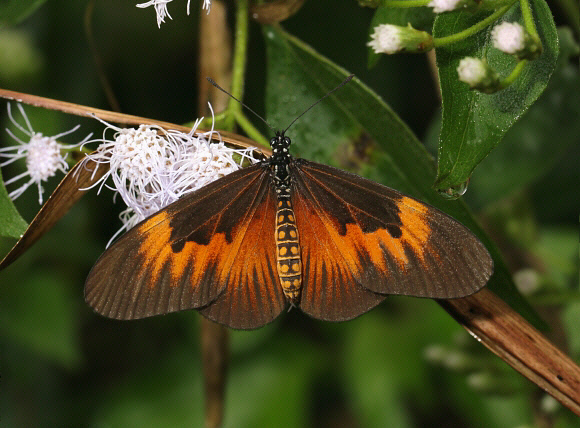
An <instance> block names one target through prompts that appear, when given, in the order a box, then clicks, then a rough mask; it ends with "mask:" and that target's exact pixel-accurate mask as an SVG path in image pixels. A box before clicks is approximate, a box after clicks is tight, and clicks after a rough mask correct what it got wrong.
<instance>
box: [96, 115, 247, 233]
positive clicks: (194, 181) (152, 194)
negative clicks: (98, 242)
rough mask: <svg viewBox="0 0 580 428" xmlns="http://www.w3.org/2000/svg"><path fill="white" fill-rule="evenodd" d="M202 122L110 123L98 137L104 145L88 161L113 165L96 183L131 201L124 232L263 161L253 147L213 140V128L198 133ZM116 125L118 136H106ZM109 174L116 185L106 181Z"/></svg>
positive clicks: (125, 215) (123, 213) (127, 203)
mask: <svg viewBox="0 0 580 428" xmlns="http://www.w3.org/2000/svg"><path fill="white" fill-rule="evenodd" d="M200 122H201V119H200V120H198V121H197V122H196V123H195V125H194V127H193V129H192V130H191V131H190V132H189V133H183V132H180V131H175V130H169V131H166V130H164V129H163V128H161V127H158V126H153V125H141V126H139V128H137V129H135V128H128V129H120V128H117V127H114V126H112V125H110V124H106V125H107V128H106V129H105V132H104V134H103V138H102V139H101V140H98V141H100V142H102V144H101V145H100V146H99V148H98V149H97V150H96V152H94V153H93V154H91V155H88V156H87V158H86V160H92V161H94V162H96V163H97V164H100V163H108V164H109V171H108V172H107V173H106V174H105V175H103V177H102V178H101V179H100V180H99V181H97V182H96V183H95V184H94V185H93V186H95V185H98V184H100V188H102V186H103V185H104V186H106V187H108V188H110V189H112V190H114V191H116V192H118V194H119V195H120V196H121V198H122V199H123V201H124V202H125V204H126V205H127V209H126V210H125V211H123V212H122V213H121V216H120V218H121V221H122V222H123V228H122V229H121V230H119V232H121V231H123V230H129V229H130V228H132V227H133V226H134V225H135V224H137V223H138V222H140V221H141V220H144V219H145V218H146V217H148V216H150V215H152V214H154V213H156V212H157V211H159V210H160V209H162V208H164V207H165V206H167V205H169V204H171V203H172V202H175V201H176V200H177V199H179V198H180V197H181V196H183V195H185V194H187V193H189V192H192V191H194V190H197V189H199V188H200V187H203V186H205V185H206V184H208V183H210V182H212V181H214V180H217V179H218V178H221V177H223V176H225V175H227V174H229V173H231V172H233V171H235V170H237V169H239V168H240V166H241V164H242V163H244V162H245V161H249V162H251V163H253V162H256V161H257V160H256V159H254V158H253V157H252V152H253V149H252V148H250V149H243V150H236V149H230V148H228V147H226V146H225V145H224V143H223V142H219V143H212V142H211V139H212V134H214V131H213V130H212V131H209V132H206V133H196V129H197V126H198V125H199V123H200ZM110 129H112V130H114V131H116V132H115V134H114V136H113V139H107V138H106V133H107V131H108V130H110ZM234 155H238V157H239V158H238V159H234ZM109 177H110V178H111V180H112V181H113V185H108V184H106V183H105V182H106V180H107V179H108V178H109ZM100 188H99V190H100ZM119 232H118V233H119ZM118 233H117V234H118ZM115 236H116V235H115Z"/></svg>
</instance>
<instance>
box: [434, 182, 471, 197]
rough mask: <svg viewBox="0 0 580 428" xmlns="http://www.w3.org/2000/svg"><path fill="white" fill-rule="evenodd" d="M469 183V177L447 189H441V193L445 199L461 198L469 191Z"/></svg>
mask: <svg viewBox="0 0 580 428" xmlns="http://www.w3.org/2000/svg"><path fill="white" fill-rule="evenodd" d="M468 185H469V179H467V180H466V181H464V182H463V183H461V184H459V185H457V186H451V187H449V188H447V189H445V190H439V194H440V195H441V196H443V197H444V198H445V199H452V200H453V199H459V198H460V197H462V196H463V195H464V194H465V192H467V186H468Z"/></svg>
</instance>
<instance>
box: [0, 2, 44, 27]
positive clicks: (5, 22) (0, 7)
mask: <svg viewBox="0 0 580 428" xmlns="http://www.w3.org/2000/svg"><path fill="white" fill-rule="evenodd" d="M45 1H46V0H1V1H0V29H2V28H4V27H8V26H9V25H14V24H18V23H19V22H21V21H23V20H24V19H25V18H26V17H28V16H29V15H30V14H32V13H33V12H34V11H35V10H36V9H38V8H39V7H40V6H41V5H42V4H43V3H44V2H45Z"/></svg>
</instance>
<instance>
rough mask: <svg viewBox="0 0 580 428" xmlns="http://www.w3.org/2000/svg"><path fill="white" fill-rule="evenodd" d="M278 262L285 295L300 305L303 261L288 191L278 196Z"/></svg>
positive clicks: (293, 302)
mask: <svg viewBox="0 0 580 428" xmlns="http://www.w3.org/2000/svg"><path fill="white" fill-rule="evenodd" d="M284 190H286V189H284ZM276 261H277V267H278V276H279V277H280V283H281V284H282V290H283V291H284V295H285V296H286V298H287V299H288V300H290V302H291V303H292V304H298V301H299V299H300V289H301V288H302V261H301V258H300V243H299V241H298V229H296V219H295V218H294V210H293V209H292V203H291V202H290V194H289V193H288V192H287V191H286V192H284V191H282V192H280V193H279V194H278V210H277V211H276Z"/></svg>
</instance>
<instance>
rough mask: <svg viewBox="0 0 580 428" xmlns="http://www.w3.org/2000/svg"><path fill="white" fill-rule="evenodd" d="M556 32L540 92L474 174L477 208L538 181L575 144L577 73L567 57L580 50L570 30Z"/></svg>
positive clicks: (579, 110)
mask: <svg viewBox="0 0 580 428" xmlns="http://www.w3.org/2000/svg"><path fill="white" fill-rule="evenodd" d="M559 34H560V43H561V55H560V58H559V59H558V66H557V69H556V71H555V72H554V74H553V75H552V78H551V80H550V83H549V84H548V87H547V88H546V90H545V92H544V93H543V94H542V96H541V97H540V98H539V99H538V101H537V102H536V103H535V104H534V105H533V106H532V107H531V108H530V110H529V111H528V112H527V113H526V114H525V115H524V117H522V118H521V119H520V120H519V121H518V122H516V124H515V125H514V126H513V127H512V128H511V129H510V130H509V131H508V132H507V133H506V135H505V138H504V139H503V141H502V143H501V144H500V145H499V146H498V147H497V149H495V150H494V151H493V152H492V153H490V155H489V156H488V157H487V158H485V159H484V160H483V161H482V162H481V165H480V166H479V167H478V168H477V169H476V170H475V171H474V173H473V177H472V178H473V179H472V181H471V184H470V192H469V194H468V196H469V197H470V200H471V201H473V202H475V203H476V204H477V206H478V207H484V206H485V205H487V204H488V203H490V202H493V201H496V200H498V199H501V198H503V197H505V196H507V195H510V194H513V193H514V192H516V191H518V190H520V189H521V188H523V187H524V186H528V185H530V184H532V183H533V182H534V181H537V180H538V178H540V177H541V176H542V175H544V174H546V172H547V171H548V170H549V169H551V168H552V167H553V166H554V163H555V162H556V160H557V159H559V158H560V157H561V156H562V154H563V153H564V151H565V150H566V149H568V148H569V147H570V146H571V145H572V144H577V143H578V135H580V121H579V120H578V118H579V117H580V73H579V72H578V67H576V66H574V65H573V64H572V63H571V62H570V57H571V56H574V55H578V52H579V51H580V49H579V47H578V45H577V44H576V43H575V41H574V40H573V37H572V34H571V32H570V31H569V30H560V31H559ZM471 193H473V194H471Z"/></svg>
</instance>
